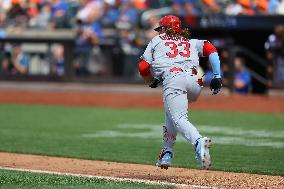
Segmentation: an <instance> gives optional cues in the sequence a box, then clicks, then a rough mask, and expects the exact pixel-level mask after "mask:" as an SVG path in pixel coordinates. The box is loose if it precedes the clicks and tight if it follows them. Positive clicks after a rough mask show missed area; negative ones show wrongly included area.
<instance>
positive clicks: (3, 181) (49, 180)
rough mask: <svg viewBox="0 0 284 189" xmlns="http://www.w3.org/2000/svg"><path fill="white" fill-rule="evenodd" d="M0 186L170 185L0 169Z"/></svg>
mask: <svg viewBox="0 0 284 189" xmlns="http://www.w3.org/2000/svg"><path fill="white" fill-rule="evenodd" d="M0 188H1V189H4V188H7V189H38V188H40V189H53V188H74V189H75V188H76V189H80V188H82V189H87V188H96V189H117V188H121V189H133V188H135V189H170V188H173V187H171V186H162V185H149V184H143V183H135V182H122V181H117V182H115V181H109V180H105V179H95V178H83V177H72V176H58V175H50V174H39V173H28V172H18V171H4V170H0Z"/></svg>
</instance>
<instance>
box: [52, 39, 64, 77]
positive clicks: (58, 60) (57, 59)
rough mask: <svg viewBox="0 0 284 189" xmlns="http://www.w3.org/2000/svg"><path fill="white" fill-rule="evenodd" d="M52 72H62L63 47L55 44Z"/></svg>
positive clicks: (60, 73) (60, 74) (58, 73)
mask: <svg viewBox="0 0 284 189" xmlns="http://www.w3.org/2000/svg"><path fill="white" fill-rule="evenodd" d="M52 53H53V58H52V72H53V73H55V74H56V75H59V76H62V75H63V74H64V48H63V47H62V46H61V45H57V46H55V47H54V48H53V52H52Z"/></svg>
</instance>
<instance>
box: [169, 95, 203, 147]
mask: <svg viewBox="0 0 284 189" xmlns="http://www.w3.org/2000/svg"><path fill="white" fill-rule="evenodd" d="M165 107H166V110H167V112H168V114H169V115H170V116H171V119H172V121H173V123H174V125H175V127H176V129H177V130H178V131H179V132H180V133H181V134H182V136H183V137H184V138H185V139H186V140H187V142H188V143H190V144H191V145H192V146H193V147H195V144H196V141H197V140H198V139H199V138H201V135H200V133H199V132H198V130H197V129H196V128H195V127H194V126H193V125H192V124H191V123H190V122H189V120H188V116H187V113H188V99H187V93H186V92H173V93H169V94H167V95H166V96H165Z"/></svg>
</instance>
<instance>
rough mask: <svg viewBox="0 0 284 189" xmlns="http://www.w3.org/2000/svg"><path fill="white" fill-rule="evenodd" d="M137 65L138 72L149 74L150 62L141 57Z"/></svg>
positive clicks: (144, 74)
mask: <svg viewBox="0 0 284 189" xmlns="http://www.w3.org/2000/svg"><path fill="white" fill-rule="evenodd" d="M138 67H139V73H140V75H141V76H148V75H150V74H151V71H150V64H149V63H148V62H146V61H145V60H144V59H141V60H140V61H139V65H138Z"/></svg>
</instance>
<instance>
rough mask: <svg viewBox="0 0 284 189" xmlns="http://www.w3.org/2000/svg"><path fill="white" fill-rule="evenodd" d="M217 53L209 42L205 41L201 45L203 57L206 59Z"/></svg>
mask: <svg viewBox="0 0 284 189" xmlns="http://www.w3.org/2000/svg"><path fill="white" fill-rule="evenodd" d="M214 52H217V49H216V48H215V47H214V45H212V44H211V43H210V42H209V41H205V42H204V45H203V56H205V57H208V56H209V55H210V54H211V53H214Z"/></svg>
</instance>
